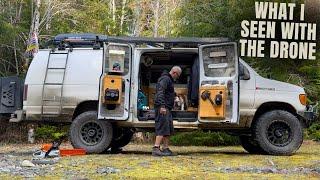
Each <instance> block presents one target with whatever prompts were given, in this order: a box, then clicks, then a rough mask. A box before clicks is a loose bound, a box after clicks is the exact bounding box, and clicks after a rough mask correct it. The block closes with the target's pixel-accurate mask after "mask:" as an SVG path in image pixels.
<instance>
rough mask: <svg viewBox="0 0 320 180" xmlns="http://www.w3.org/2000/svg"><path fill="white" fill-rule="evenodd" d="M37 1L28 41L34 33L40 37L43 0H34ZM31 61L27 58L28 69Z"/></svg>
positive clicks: (26, 65) (26, 66)
mask: <svg viewBox="0 0 320 180" xmlns="http://www.w3.org/2000/svg"><path fill="white" fill-rule="evenodd" d="M34 1H35V2H34V3H35V5H36V6H35V8H34V12H33V17H32V24H31V27H30V32H29V38H28V41H30V39H31V38H32V36H33V34H35V35H36V37H39V25H40V11H39V9H40V4H41V1H40V0H34ZM29 63H30V59H29V58H26V63H25V68H26V69H28V66H29Z"/></svg>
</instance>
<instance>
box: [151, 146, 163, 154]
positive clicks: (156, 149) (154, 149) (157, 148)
mask: <svg viewBox="0 0 320 180" xmlns="http://www.w3.org/2000/svg"><path fill="white" fill-rule="evenodd" d="M152 156H165V154H164V153H163V152H162V151H161V150H160V147H153V148H152Z"/></svg>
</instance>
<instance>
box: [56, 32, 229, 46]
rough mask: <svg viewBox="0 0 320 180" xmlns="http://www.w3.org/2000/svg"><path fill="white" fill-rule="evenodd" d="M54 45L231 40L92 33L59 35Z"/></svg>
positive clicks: (185, 43)
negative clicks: (64, 43)
mask: <svg viewBox="0 0 320 180" xmlns="http://www.w3.org/2000/svg"><path fill="white" fill-rule="evenodd" d="M53 41H54V44H55V45H58V44H61V43H62V42H64V41H71V42H76V44H77V45H79V44H82V43H83V45H89V44H90V42H91V44H92V45H93V44H94V43H97V42H114V43H132V44H136V45H141V44H147V45H159V44H164V45H163V46H164V47H166V46H171V47H172V46H180V47H181V46H183V47H184V46H188V47H193V46H198V45H201V44H216V43H224V42H230V39H229V38H199V37H183V38H149V37H129V36H107V35H101V34H92V33H68V34H58V35H57V36H55V37H54V40H53Z"/></svg>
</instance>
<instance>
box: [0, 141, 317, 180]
mask: <svg viewBox="0 0 320 180" xmlns="http://www.w3.org/2000/svg"><path fill="white" fill-rule="evenodd" d="M39 147H40V145H39V144H34V145H30V144H2V145H1V146H0V152H1V153H0V178H1V179H12V178H13V177H14V178H15V179H16V178H21V179H25V178H31V179H33V178H35V179H37V178H39V179H42V178H49V179H106V178H107V179H109V178H110V179H142V178H145V179H150V178H160V177H161V178H167V179H226V178H227V179H234V178H236V179H257V178H259V179H260V178H263V179H273V178H280V179H287V178H290V179H320V156H319V155H320V143H316V142H312V141H306V142H304V144H303V145H302V147H301V148H300V150H299V151H298V152H297V153H296V154H295V155H293V156H268V155H250V154H248V153H246V152H245V151H244V150H243V149H242V148H241V147H239V146H227V147H195V146H188V147H186V146H183V147H172V150H174V151H175V152H176V153H178V155H177V156H174V157H164V158H160V157H152V156H151V153H150V151H151V145H141V144H129V145H128V146H126V147H125V148H124V151H123V152H122V153H119V154H99V155H85V156H73V157H61V158H54V159H49V162H51V163H53V164H35V165H33V164H30V162H31V160H32V153H33V152H35V151H36V150H37V149H38V148H39ZM62 147H63V148H71V146H70V144H68V143H65V144H63V145H62Z"/></svg>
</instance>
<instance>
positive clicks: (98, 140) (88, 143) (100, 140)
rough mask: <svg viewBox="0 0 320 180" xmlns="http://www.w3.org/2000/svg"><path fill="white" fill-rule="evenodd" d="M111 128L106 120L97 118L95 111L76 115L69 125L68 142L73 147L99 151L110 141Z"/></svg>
mask: <svg viewBox="0 0 320 180" xmlns="http://www.w3.org/2000/svg"><path fill="white" fill-rule="evenodd" d="M112 136H113V128H112V124H111V123H110V122H108V121H103V120H98V119H97V111H87V112H84V113H82V114H80V115H78V116H77V117H76V118H75V119H74V120H73V122H72V124H71V127H70V134H69V138H70V142H71V144H72V146H73V147H74V148H83V149H85V150H86V151H87V153H101V152H103V151H104V150H106V149H108V147H109V146H110V143H111V141H112Z"/></svg>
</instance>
